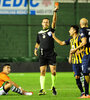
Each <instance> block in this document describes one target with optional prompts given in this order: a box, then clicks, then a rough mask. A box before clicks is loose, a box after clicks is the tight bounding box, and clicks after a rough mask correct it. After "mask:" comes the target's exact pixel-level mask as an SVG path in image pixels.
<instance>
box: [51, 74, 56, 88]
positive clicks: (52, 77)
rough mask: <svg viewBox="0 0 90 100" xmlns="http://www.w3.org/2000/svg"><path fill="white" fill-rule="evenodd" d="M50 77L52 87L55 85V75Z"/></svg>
mask: <svg viewBox="0 0 90 100" xmlns="http://www.w3.org/2000/svg"><path fill="white" fill-rule="evenodd" d="M51 79H52V87H55V80H56V75H51Z"/></svg>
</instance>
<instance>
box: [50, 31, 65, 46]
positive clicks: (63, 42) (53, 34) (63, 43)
mask: <svg viewBox="0 0 90 100" xmlns="http://www.w3.org/2000/svg"><path fill="white" fill-rule="evenodd" d="M52 37H53V39H54V40H55V41H56V42H57V43H58V44H59V45H66V43H65V41H61V40H59V39H58V38H57V37H56V36H55V33H52Z"/></svg>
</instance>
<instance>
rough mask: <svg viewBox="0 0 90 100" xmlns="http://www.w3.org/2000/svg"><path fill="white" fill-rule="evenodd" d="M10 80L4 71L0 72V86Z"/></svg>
mask: <svg viewBox="0 0 90 100" xmlns="http://www.w3.org/2000/svg"><path fill="white" fill-rule="evenodd" d="M8 80H10V78H9V77H8V76H7V75H6V74H5V73H4V72H1V73H0V87H1V86H2V85H3V83H4V82H6V81H8Z"/></svg>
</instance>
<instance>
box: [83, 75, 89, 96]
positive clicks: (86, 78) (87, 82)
mask: <svg viewBox="0 0 90 100" xmlns="http://www.w3.org/2000/svg"><path fill="white" fill-rule="evenodd" d="M84 86H85V95H88V94H89V76H84Z"/></svg>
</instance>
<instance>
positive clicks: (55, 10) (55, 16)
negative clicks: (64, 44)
mask: <svg viewBox="0 0 90 100" xmlns="http://www.w3.org/2000/svg"><path fill="white" fill-rule="evenodd" d="M58 4H59V3H58ZM58 9H59V5H55V9H54V13H53V20H52V28H55V26H56V20H57V14H56V13H57V10H58Z"/></svg>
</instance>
